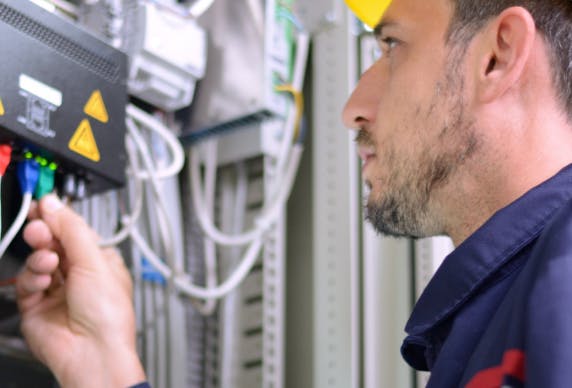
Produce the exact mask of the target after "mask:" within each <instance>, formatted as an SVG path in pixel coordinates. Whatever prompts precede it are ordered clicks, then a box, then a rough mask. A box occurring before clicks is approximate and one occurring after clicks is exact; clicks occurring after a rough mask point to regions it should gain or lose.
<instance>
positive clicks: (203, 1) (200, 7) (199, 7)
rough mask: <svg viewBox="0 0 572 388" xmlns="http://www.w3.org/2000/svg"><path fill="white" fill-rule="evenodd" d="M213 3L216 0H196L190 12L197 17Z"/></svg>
mask: <svg viewBox="0 0 572 388" xmlns="http://www.w3.org/2000/svg"><path fill="white" fill-rule="evenodd" d="M213 3H214V0H196V1H195V2H194V3H193V4H192V5H191V7H190V8H189V14H190V15H191V16H192V17H194V18H195V19H197V18H199V17H201V16H202V15H203V14H204V13H205V12H206V11H207V10H208V9H209V8H210V7H211V5H213Z"/></svg>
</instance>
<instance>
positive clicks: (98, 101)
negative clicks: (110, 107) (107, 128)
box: [83, 90, 109, 123]
mask: <svg viewBox="0 0 572 388" xmlns="http://www.w3.org/2000/svg"><path fill="white" fill-rule="evenodd" d="M83 112H84V113H85V114H86V115H88V116H91V117H93V118H94V119H96V120H98V121H101V122H102V123H107V122H108V121H109V116H108V115H107V109H106V108H105V103H104V102H103V96H102V95H101V92H100V91H99V90H96V91H94V92H93V93H91V97H89V100H88V101H87V104H85V106H84V107H83Z"/></svg>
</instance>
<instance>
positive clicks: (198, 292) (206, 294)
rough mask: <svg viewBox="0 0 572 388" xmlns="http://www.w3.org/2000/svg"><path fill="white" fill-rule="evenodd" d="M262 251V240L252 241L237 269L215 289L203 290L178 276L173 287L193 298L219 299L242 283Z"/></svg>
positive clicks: (187, 279) (186, 277) (184, 277)
mask: <svg viewBox="0 0 572 388" xmlns="http://www.w3.org/2000/svg"><path fill="white" fill-rule="evenodd" d="M261 249H262V240H261V239H259V240H256V241H254V242H253V243H252V244H251V245H250V246H249V247H248V249H247V250H246V253H245V254H244V257H243V259H242V261H241V263H240V264H239V265H238V267H237V268H236V269H235V270H234V271H233V273H232V274H231V275H230V276H229V277H228V279H226V280H225V281H224V282H223V283H221V284H220V285H219V286H217V287H216V288H207V289H205V288H203V287H197V286H195V285H194V284H192V283H191V282H189V278H188V276H179V277H176V278H175V286H177V288H178V289H179V290H180V291H182V292H184V293H186V294H188V295H191V296H193V297H195V298H201V299H220V298H222V297H224V296H226V295H227V294H229V293H231V292H232V291H233V290H234V289H235V288H236V287H238V286H239V285H240V283H242V282H243V280H244V279H245V278H246V276H248V274H249V273H250V271H251V270H252V267H254V264H256V260H257V259H258V255H259V254H260V250H261Z"/></svg>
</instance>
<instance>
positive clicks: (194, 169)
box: [190, 148, 262, 246]
mask: <svg viewBox="0 0 572 388" xmlns="http://www.w3.org/2000/svg"><path fill="white" fill-rule="evenodd" d="M190 159H191V160H190V167H191V168H190V175H191V190H192V200H193V205H194V208H195V213H196V215H197V219H198V220H199V224H200V225H201V228H203V230H204V232H205V233H206V234H207V236H209V237H210V238H211V239H213V240H214V241H215V242H216V243H218V244H221V245H224V246H235V245H246V244H248V243H250V242H252V241H254V240H256V239H258V238H260V236H261V235H262V231H261V230H259V229H258V228H256V229H254V230H251V231H249V232H246V233H242V234H238V235H232V236H231V235H228V234H225V233H223V232H222V231H220V230H219V229H218V228H217V227H216V226H215V225H214V223H213V220H212V219H211V218H210V217H209V216H208V214H207V212H206V206H205V199H204V194H203V193H202V189H201V186H202V185H201V183H200V179H201V178H200V171H199V164H200V162H199V155H198V150H197V149H196V148H195V149H194V150H191V155H190Z"/></svg>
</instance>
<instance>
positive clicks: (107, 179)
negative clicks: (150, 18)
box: [0, 0, 127, 193]
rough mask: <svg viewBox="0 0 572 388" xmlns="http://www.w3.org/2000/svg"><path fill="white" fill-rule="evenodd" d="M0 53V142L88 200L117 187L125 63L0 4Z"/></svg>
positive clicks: (66, 24) (50, 21)
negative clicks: (50, 168) (72, 183)
mask: <svg viewBox="0 0 572 388" xmlns="http://www.w3.org/2000/svg"><path fill="white" fill-rule="evenodd" d="M0 50H1V52H0V141H4V142H7V141H10V142H12V143H13V144H14V145H15V146H16V148H17V149H23V148H25V147H29V148H30V150H31V151H32V152H33V153H34V154H39V155H41V156H42V157H44V158H46V159H47V160H49V161H53V162H55V163H56V164H57V165H58V172H59V174H58V175H59V176H60V177H61V176H63V175H68V176H70V175H72V176H75V177H76V178H78V179H81V180H82V181H83V182H85V185H86V190H87V192H89V193H97V192H100V191H104V190H107V189H110V188H117V187H120V186H122V185H123V184H124V183H125V165H126V153H125V143H124V142H125V140H124V137H125V107H126V104H127V57H126V55H125V54H124V53H122V52H121V51H119V50H117V49H115V48H113V47H111V46H109V45H107V44H106V43H104V42H103V41H101V40H100V39H98V38H97V37H95V36H93V35H91V34H90V33H88V32H87V31H84V30H83V29H81V28H80V27H79V26H77V25H75V24H73V23H72V22H70V21H68V20H65V19H63V18H61V17H60V16H58V15H55V14H53V13H51V12H49V11H47V10H45V9H43V8H42V7H40V6H38V5H36V4H35V3H33V2H31V1H28V0H0ZM60 184H61V183H60Z"/></svg>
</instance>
